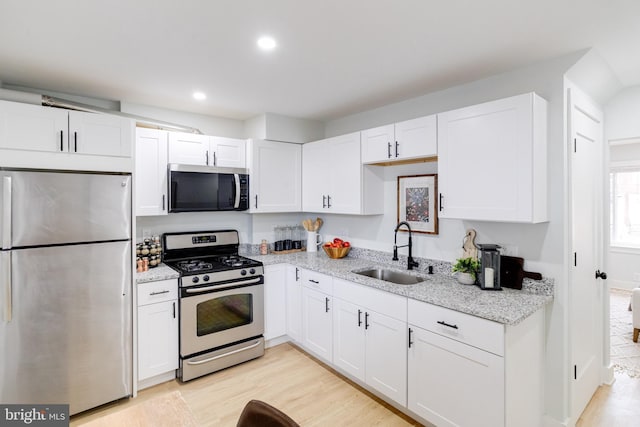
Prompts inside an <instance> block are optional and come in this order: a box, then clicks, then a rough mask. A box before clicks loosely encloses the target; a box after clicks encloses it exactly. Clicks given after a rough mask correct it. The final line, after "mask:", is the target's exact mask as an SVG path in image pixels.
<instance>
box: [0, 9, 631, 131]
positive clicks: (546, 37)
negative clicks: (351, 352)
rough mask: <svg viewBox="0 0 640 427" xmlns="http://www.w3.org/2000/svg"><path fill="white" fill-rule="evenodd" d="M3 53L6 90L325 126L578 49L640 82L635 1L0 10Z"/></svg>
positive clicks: (627, 80) (625, 80) (624, 78)
mask: <svg viewBox="0 0 640 427" xmlns="http://www.w3.org/2000/svg"><path fill="white" fill-rule="evenodd" d="M262 34H270V35H272V36H273V37H275V38H276V39H277V41H278V45H279V46H278V47H277V49H276V50H275V51H273V52H271V53H265V52H261V51H259V50H257V48H256V39H257V38H258V36H260V35H262ZM0 41H1V42H0V81H2V83H3V84H4V85H5V86H7V85H18V86H26V87H32V88H39V89H43V90H50V91H57V92H63V93H69V94H78V95H85V96H91V97H97V98H103V99H108V100H118V101H126V102H131V103H137V104H147V105H154V106H159V107H164V108H169V109H174V110H183V111H191V112H198V113H203V114H209V115H215V116H222V117H229V118H236V119H245V118H248V117H252V116H255V115H258V114H262V113H264V112H272V113H278V114H283V115H287V116H292V117H303V118H312V119H318V120H328V119H332V118H336V117H340V116H343V115H346V114H351V113H354V112H358V111H362V110H367V109H371V108H375V107H378V106H381V105H385V104H389V103H392V102H397V101H400V100H403V99H407V98H411V97H414V96H418V95H421V94H424V93H428V92H431V91H435V90H439V89H443V88H446V87H450V86H454V85H457V84H461V83H464V82H468V81H472V80H476V79H479V78H482V77H485V76H488V75H491V74H495V73H498V72H502V71H506V70H508V69H512V68H515V67H519V66H523V65H526V64H530V63H533V62H537V61H540V60H545V59H549V58H553V57H557V56H561V55H564V54H567V53H570V52H575V51H578V50H581V49H588V48H594V49H595V50H596V51H597V53H599V54H600V55H601V56H602V57H603V58H604V59H605V61H607V62H608V63H609V64H610V66H611V68H612V70H613V71H614V73H615V74H616V75H617V77H618V79H619V80H620V82H621V83H622V84H623V85H624V86H631V85H638V84H640V49H639V48H640V1H637V0H528V1H526V2H525V1H523V0H440V1H435V0H317V1H311V0H180V1H175V0H109V1H97V0H56V1H42V0H0ZM195 90H200V91H203V92H205V93H206V94H207V96H208V98H207V100H206V101H204V102H199V101H195V100H194V99H193V98H192V97H191V94H192V93H193V92H194V91H195Z"/></svg>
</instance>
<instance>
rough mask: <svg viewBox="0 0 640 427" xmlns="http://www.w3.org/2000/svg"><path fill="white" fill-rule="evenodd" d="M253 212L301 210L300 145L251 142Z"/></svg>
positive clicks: (250, 186) (250, 187)
mask: <svg viewBox="0 0 640 427" xmlns="http://www.w3.org/2000/svg"><path fill="white" fill-rule="evenodd" d="M250 147H251V157H252V160H251V177H250V179H249V189H250V191H251V199H250V200H249V206H250V209H251V212H252V213H254V212H299V211H300V206H301V200H302V179H301V176H302V147H300V144H290V143H286V142H274V141H263V140H254V141H251V145H250Z"/></svg>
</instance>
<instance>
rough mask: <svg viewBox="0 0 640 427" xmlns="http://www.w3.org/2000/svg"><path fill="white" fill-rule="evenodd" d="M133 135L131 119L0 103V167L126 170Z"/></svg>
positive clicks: (131, 151)
mask: <svg viewBox="0 0 640 427" xmlns="http://www.w3.org/2000/svg"><path fill="white" fill-rule="evenodd" d="M133 138H134V122H133V120H131V119H127V118H123V117H120V116H115V115H108V114H95V113H85V112H80V111H71V110H64V109H59V108H52V107H42V106H39V105H32V104H23V103H19V102H9V101H0V150H2V155H1V156H0V158H1V159H2V160H1V163H0V166H5V167H27V168H44V169H69V170H96V171H123V172H130V171H131V169H132V158H133ZM52 154H54V156H52Z"/></svg>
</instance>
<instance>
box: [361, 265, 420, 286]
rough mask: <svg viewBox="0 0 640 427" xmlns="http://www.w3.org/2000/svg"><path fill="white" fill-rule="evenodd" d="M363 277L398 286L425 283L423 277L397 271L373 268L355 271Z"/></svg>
mask: <svg viewBox="0 0 640 427" xmlns="http://www.w3.org/2000/svg"><path fill="white" fill-rule="evenodd" d="M354 273H356V274H360V275H361V276H367V277H372V278H374V279H378V280H384V281H385V282H391V283H395V284H396V285H415V284H416V283H420V282H424V280H425V279H424V278H423V277H419V276H413V275H411V274H407V273H402V272H400V271H395V270H385V269H382V268H371V269H369V270H362V271H354Z"/></svg>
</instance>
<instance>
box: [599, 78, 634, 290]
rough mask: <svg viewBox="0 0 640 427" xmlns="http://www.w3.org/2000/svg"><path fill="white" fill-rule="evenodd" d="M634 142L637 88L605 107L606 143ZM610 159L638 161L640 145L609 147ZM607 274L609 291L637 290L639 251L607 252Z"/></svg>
mask: <svg viewBox="0 0 640 427" xmlns="http://www.w3.org/2000/svg"><path fill="white" fill-rule="evenodd" d="M633 139H636V140H637V139H640V86H634V87H630V88H626V89H624V90H622V91H620V92H619V93H618V94H617V95H616V96H615V97H614V98H612V99H611V100H610V101H609V102H608V103H607V105H606V106H605V140H606V141H609V142H611V141H614V142H615V141H625V140H627V141H628V140H633ZM609 157H610V160H611V161H631V160H637V161H640V144H637V143H636V144H631V145H620V146H615V147H611V150H610V154H609ZM607 274H608V283H609V286H610V287H614V288H622V289H633V288H635V287H640V280H637V279H638V277H637V276H636V274H640V250H638V249H628V248H610V249H609V253H608V266H607ZM634 279H636V280H634Z"/></svg>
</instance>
